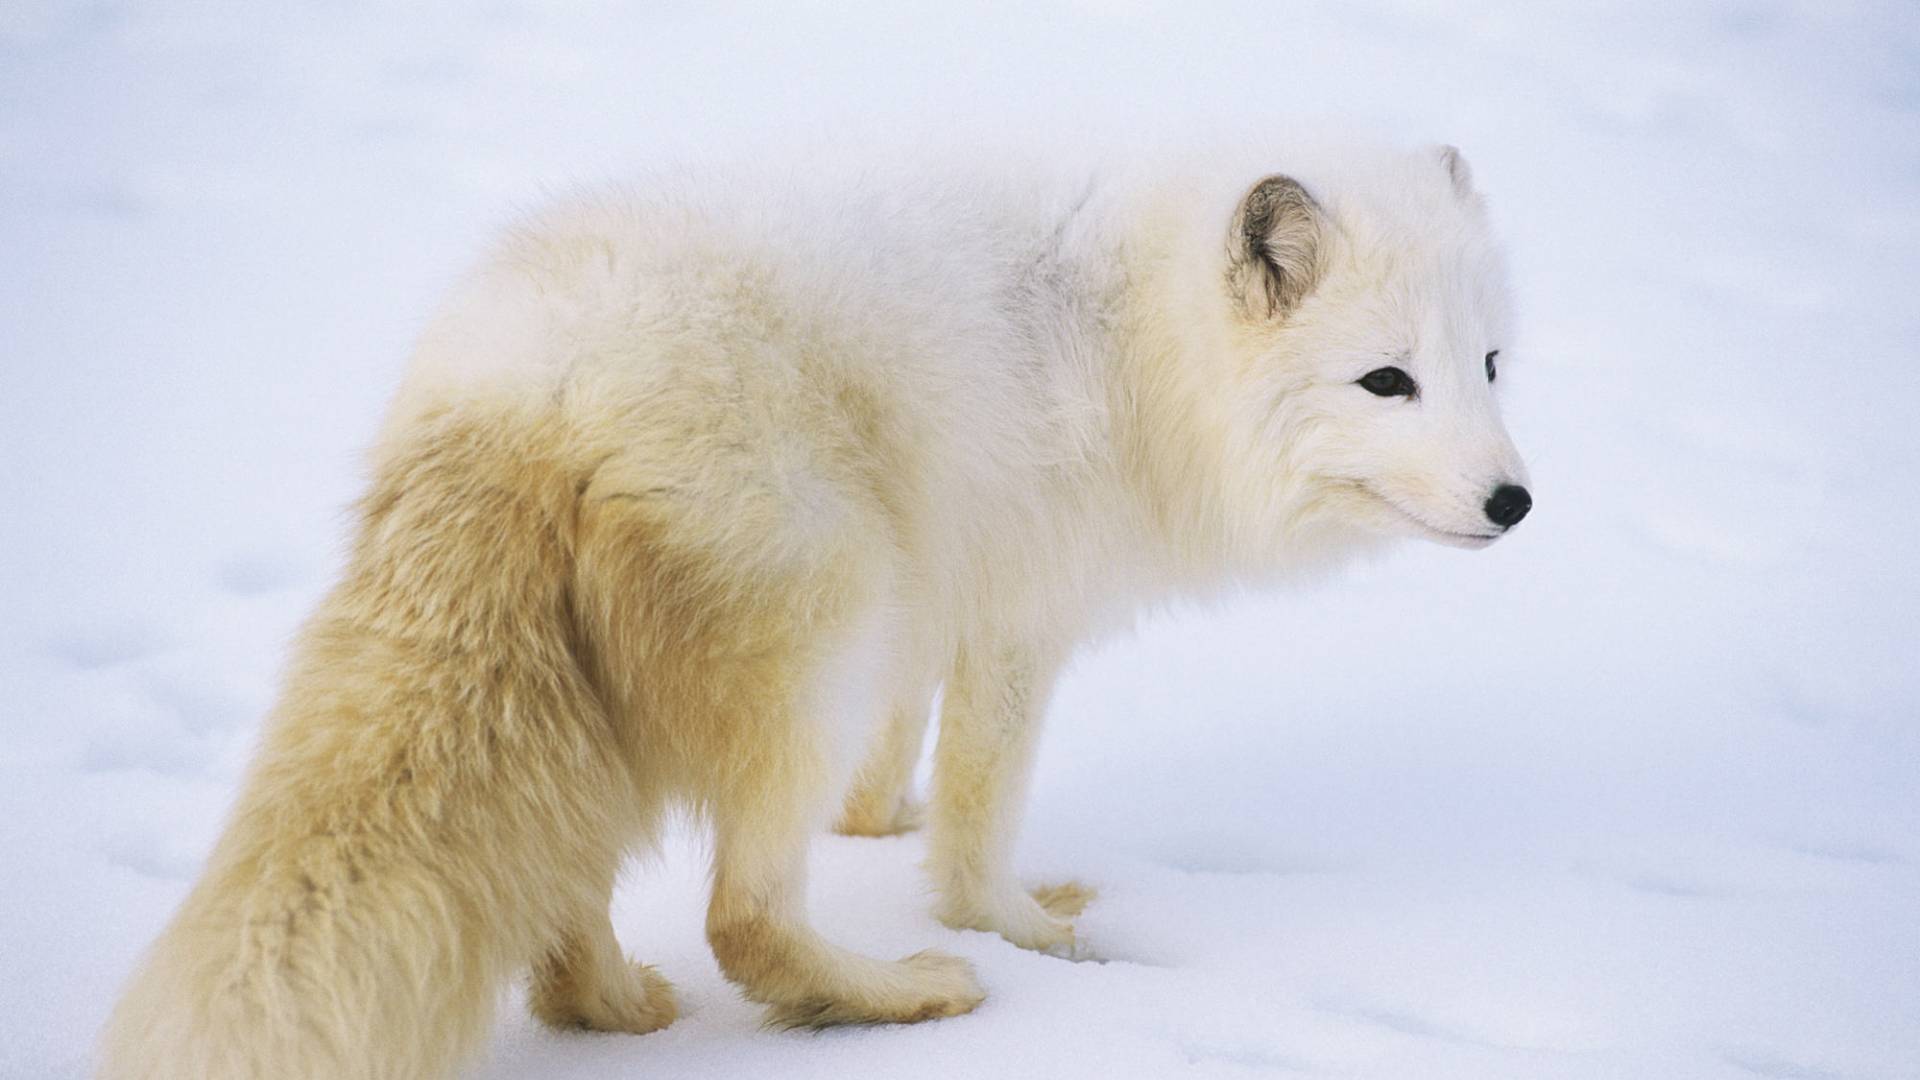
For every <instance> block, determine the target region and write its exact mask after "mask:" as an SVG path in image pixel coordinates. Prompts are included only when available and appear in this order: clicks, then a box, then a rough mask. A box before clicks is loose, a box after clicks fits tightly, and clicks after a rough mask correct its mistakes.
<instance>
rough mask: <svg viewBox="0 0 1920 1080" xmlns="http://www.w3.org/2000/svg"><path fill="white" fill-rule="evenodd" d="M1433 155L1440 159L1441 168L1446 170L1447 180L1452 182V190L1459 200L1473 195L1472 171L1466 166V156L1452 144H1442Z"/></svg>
mask: <svg viewBox="0 0 1920 1080" xmlns="http://www.w3.org/2000/svg"><path fill="white" fill-rule="evenodd" d="M1435 153H1436V154H1437V155H1438V156H1439V158H1440V165H1441V167H1443V168H1445V169H1446V170H1447V178H1448V179H1449V180H1452V181H1453V190H1454V192H1455V193H1457V194H1458V195H1460V197H1461V198H1469V197H1471V196H1472V195H1473V169H1472V168H1471V167H1470V166H1468V165H1467V159H1466V155H1464V154H1462V153H1461V152H1460V148H1459V147H1457V146H1455V145H1453V144H1452V143H1442V144H1441V145H1440V146H1439V147H1438V148H1437V149H1436V150H1435Z"/></svg>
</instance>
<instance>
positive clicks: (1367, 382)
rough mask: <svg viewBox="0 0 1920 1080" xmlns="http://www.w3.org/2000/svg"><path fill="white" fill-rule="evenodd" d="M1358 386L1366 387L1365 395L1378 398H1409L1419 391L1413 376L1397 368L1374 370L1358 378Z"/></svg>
mask: <svg viewBox="0 0 1920 1080" xmlns="http://www.w3.org/2000/svg"><path fill="white" fill-rule="evenodd" d="M1360 385H1361V386H1364V387H1366V389H1367V393H1369V394H1377V395H1379V396H1380V397H1409V398H1410V397H1412V396H1414V395H1415V394H1416V393H1419V391H1420V387H1419V386H1418V385H1417V384H1415V383H1414V381H1413V376H1411V375H1409V374H1407V373H1406V372H1404V371H1401V370H1400V369H1399V368H1397V367H1383V368H1375V369H1373V370H1372V371H1369V372H1367V373H1366V374H1365V375H1362V376H1361V377H1360Z"/></svg>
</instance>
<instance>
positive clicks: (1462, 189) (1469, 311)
mask: <svg viewBox="0 0 1920 1080" xmlns="http://www.w3.org/2000/svg"><path fill="white" fill-rule="evenodd" d="M1358 179H1359V181H1360V182H1355V183H1341V184H1330V185H1327V186H1326V189H1325V190H1324V191H1322V190H1319V189H1316V188H1315V187H1314V186H1312V185H1310V184H1307V183H1302V182H1301V181H1300V180H1297V179H1294V178H1293V177H1289V176H1279V175H1275V176H1268V177H1266V178H1264V179H1262V180H1260V181H1258V182H1257V183H1255V184H1254V185H1253V186H1252V187H1251V188H1250V189H1247V190H1246V191H1245V192H1244V193H1243V194H1242V196H1241V197H1240V200H1239V203H1238V205H1237V207H1236V209H1235V210H1234V212H1233V215H1232V219H1231V224H1230V227H1229V229H1228V232H1227V238H1226V243H1227V251H1226V259H1225V272H1224V275H1223V280H1221V281H1220V282H1219V286H1218V287H1219V288H1220V289H1222V290H1223V291H1224V293H1225V300H1226V305H1225V309H1226V311H1227V317H1226V323H1227V331H1226V334H1225V342H1226V344H1225V349H1224V351H1225V352H1226V353H1227V354H1228V355H1227V356H1226V357H1224V358H1223V359H1224V360H1225V361H1226V364H1227V367H1226V369H1225V370H1220V369H1218V368H1216V369H1215V374H1216V375H1217V376H1219V377H1221V378H1223V379H1225V380H1226V381H1227V382H1228V383H1229V384H1230V385H1229V386H1228V387H1226V388H1225V389H1227V390H1228V391H1229V393H1230V397H1231V401H1232V403H1233V404H1232V406H1231V407H1230V410H1229V417H1230V418H1229V419H1228V420H1227V422H1226V424H1225V427H1226V428H1227V431H1226V435H1227V438H1228V441H1229V443H1230V445H1229V447H1228V448H1227V453H1228V457H1229V459H1230V460H1231V461H1232V463H1233V466H1234V467H1233V468H1232V473H1233V476H1232V479H1231V481H1230V482H1232V483H1234V484H1235V485H1236V486H1240V487H1242V488H1243V489H1244V488H1247V487H1254V488H1260V489H1261V490H1262V494H1263V495H1264V497H1263V498H1261V499H1259V500H1258V501H1259V503H1260V504H1262V505H1265V506H1266V507H1268V508H1269V511H1270V512H1269V513H1268V514H1267V515H1266V516H1267V518H1268V520H1267V521H1266V522H1265V523H1264V524H1265V527H1266V529H1265V530H1263V531H1266V530H1278V531H1280V532H1282V533H1283V534H1290V535H1292V536H1293V537H1295V538H1304V537H1305V536H1307V535H1311V534H1313V533H1316V532H1321V531H1324V530H1327V529H1329V528H1332V529H1335V530H1338V531H1341V532H1347V531H1349V530H1351V529H1358V530H1361V531H1364V532H1369V533H1374V534H1383V535H1386V536H1411V537H1419V538H1423V539H1428V540H1434V541H1438V542H1440V543H1443V544H1450V545H1453V546H1456V547H1468V548H1477V547H1484V546H1486V545H1488V544H1491V543H1493V542H1494V541H1495V540H1497V539H1499V538H1500V537H1501V536H1502V535H1504V534H1505V533H1506V532H1507V531H1508V530H1509V529H1511V528H1513V527H1514V526H1515V525H1517V524H1518V523H1519V522H1520V520H1521V519H1522V518H1523V517H1525V516H1526V514H1527V511H1528V510H1529V508H1530V507H1531V506H1532V497H1531V496H1530V495H1529V494H1528V492H1527V489H1526V483H1527V476H1526V469H1525V466H1524V465H1523V464H1522V462H1521V460H1520V455H1519V453H1518V452H1517V451H1516V450H1515V449H1514V445H1513V442H1512V440H1511V439H1509V438H1508V436H1507V432H1506V428H1505V427H1504V425H1503V424H1502V423H1501V418H1500V408H1499V400H1498V399H1499V394H1498V391H1499V388H1500V383H1499V374H1500V369H1501V365H1502V362H1503V361H1505V360H1506V359H1507V357H1508V356H1509V354H1510V351H1511V349H1510V342H1509V340H1508V328H1509V327H1508V322H1509V320H1508V302H1507V292H1506V281H1505V267H1504V265H1503V262H1502V259H1501V255H1500V251H1499V249H1498V248H1497V247H1496V246H1495V244H1494V242H1493V240H1492V238H1491V236H1490V234H1489V230H1488V225H1487V220H1486V213H1485V210H1484V207H1483V205H1482V202H1481V199H1480V196H1479V195H1478V194H1477V193H1476V192H1475V191H1474V188H1473V182H1472V178H1471V175H1470V173H1469V171H1468V168H1467V165H1466V162H1465V161H1464V160H1462V158H1461V157H1460V154H1459V152H1458V151H1457V150H1454V149H1453V148H1452V147H1443V148H1438V149H1435V150H1432V151H1425V152H1421V153H1418V154H1415V155H1411V156H1405V157H1395V158H1394V159H1393V160H1391V161H1389V162H1386V163H1384V164H1381V163H1376V164H1375V165H1374V166H1372V167H1370V168H1369V169H1368V170H1367V173H1366V175H1364V176H1362V177H1360V178H1358ZM1216 265H1219V264H1217V263H1216ZM1269 535H1271V533H1269Z"/></svg>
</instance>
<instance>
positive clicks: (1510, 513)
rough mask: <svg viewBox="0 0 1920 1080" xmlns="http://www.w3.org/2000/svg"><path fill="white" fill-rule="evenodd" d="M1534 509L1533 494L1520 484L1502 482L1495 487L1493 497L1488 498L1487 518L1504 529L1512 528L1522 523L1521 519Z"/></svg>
mask: <svg viewBox="0 0 1920 1080" xmlns="http://www.w3.org/2000/svg"><path fill="white" fill-rule="evenodd" d="M1531 509H1533V496H1531V495H1529V494H1527V489H1526V488H1523V487H1521V486H1519V485H1518V484H1501V485H1500V486H1499V487H1497V488H1494V489H1493V498H1491V499H1488V500H1487V520H1488V521H1491V522H1493V523H1494V524H1495V525H1498V526H1500V527H1501V528H1503V529H1511V528H1513V527H1514V526H1515V525H1518V524H1520V519H1521V518H1523V517H1526V516H1527V511H1529V510H1531Z"/></svg>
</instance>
